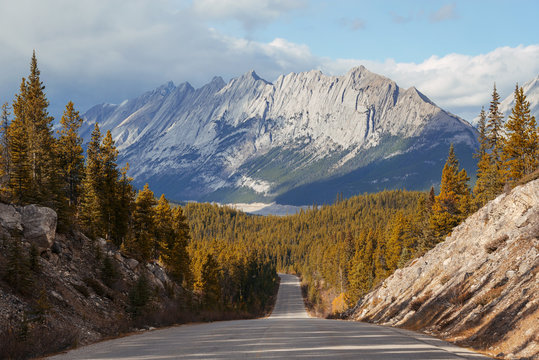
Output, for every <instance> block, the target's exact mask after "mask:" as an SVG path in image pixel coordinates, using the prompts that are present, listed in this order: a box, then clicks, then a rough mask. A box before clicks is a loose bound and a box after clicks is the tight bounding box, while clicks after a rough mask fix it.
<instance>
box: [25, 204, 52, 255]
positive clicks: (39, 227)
mask: <svg viewBox="0 0 539 360" xmlns="http://www.w3.org/2000/svg"><path fill="white" fill-rule="evenodd" d="M21 215H22V225H23V236H24V237H25V239H26V240H28V241H30V242H32V243H34V244H36V245H37V246H38V247H39V248H44V249H49V248H50V247H51V246H52V244H53V243H54V239H55V236H56V221H57V215H56V212H55V211H54V210H52V209H50V208H47V207H42V206H37V205H27V206H24V207H22V208H21Z"/></svg>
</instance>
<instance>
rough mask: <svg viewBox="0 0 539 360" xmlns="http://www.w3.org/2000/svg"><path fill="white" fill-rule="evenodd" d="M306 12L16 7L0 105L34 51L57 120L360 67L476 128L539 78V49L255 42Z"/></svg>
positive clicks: (26, 0) (0, 34)
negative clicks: (413, 49)
mask: <svg viewBox="0 0 539 360" xmlns="http://www.w3.org/2000/svg"><path fill="white" fill-rule="evenodd" d="M307 6H309V2H307V1H302V0H294V1H284V0H263V1H256V2H254V1H249V0H241V1H238V0H235V1H228V0H227V1H222V0H220V1H217V0H195V1H172V0H159V1H149V0H136V1H130V2H121V1H109V0H96V1H92V2H73V1H70V0H56V1H50V2H35V1H32V0H20V1H17V2H10V3H8V4H4V5H2V12H3V15H4V19H6V21H3V22H2V23H1V25H0V48H2V53H3V56H2V57H0V69H1V70H0V101H1V102H5V101H11V100H12V99H13V95H14V93H15V92H16V91H17V90H18V85H19V83H20V79H21V77H22V76H26V75H27V73H28V66H29V59H30V56H31V51H32V49H36V52H37V55H38V61H39V64H40V69H41V72H42V79H43V80H44V82H45V85H46V86H47V90H46V91H47V95H48V97H49V100H50V102H51V113H52V114H53V115H54V116H59V115H60V114H61V111H62V109H63V107H64V106H65V104H66V103H67V102H68V101H69V100H73V101H74V102H75V104H76V106H77V108H78V109H79V110H81V111H85V110H87V109H88V108H89V107H90V106H92V105H94V104H96V103H102V102H121V101H122V100H124V99H126V98H131V97H135V96H138V95H140V94H141V93H142V92H144V91H147V90H150V89H153V88H155V87H157V86H158V85H160V84H162V83H164V82H166V81H168V80H173V81H174V82H176V83H180V82H183V81H189V82H190V83H191V84H193V85H194V86H195V87H197V86H201V85H203V84H204V83H206V82H208V81H209V80H211V78H212V77H213V76H215V75H219V76H223V77H224V78H225V80H226V79H228V78H231V77H236V76H240V75H241V74H243V73H245V72H246V71H248V70H250V69H254V70H256V71H257V73H258V74H259V75H260V76H262V77H263V78H265V79H266V80H268V81H273V80H275V79H276V78H277V77H278V76H279V75H280V74H286V73H289V72H300V71H308V70H311V69H319V70H322V71H323V72H324V73H327V74H332V75H339V74H344V73H346V72H347V71H348V70H349V69H350V68H351V67H353V66H358V65H361V64H362V65H365V66H366V67H367V68H368V69H370V70H371V71H373V72H377V73H380V74H382V75H385V76H387V77H389V78H391V79H393V80H395V81H396V82H397V83H398V84H399V85H400V86H402V87H410V86H416V87H417V88H418V89H420V90H421V91H422V92H424V93H425V94H426V95H428V96H429V97H430V98H431V99H433V101H435V102H436V103H437V104H438V105H440V106H441V107H443V108H446V109H447V110H449V111H452V112H454V113H456V114H457V115H461V116H463V117H465V118H466V119H472V118H473V117H475V116H476V113H478V112H479V110H480V107H481V105H486V104H488V101H489V97H490V93H491V90H492V85H493V83H494V82H496V83H497V86H498V89H499V90H500V93H501V95H502V97H505V96H507V95H509V94H510V93H511V92H512V90H513V88H514V85H515V82H516V81H518V82H521V83H523V82H525V81H527V80H529V79H531V78H534V77H535V76H537V74H538V73H539V62H537V59H538V58H539V45H527V46H524V45H521V46H516V47H499V48H495V49H493V50H492V51H489V52H487V53H483V54H476V55H466V54H456V53H455V54H448V55H444V56H436V55H433V56H431V57H429V58H427V59H424V60H423V61H418V62H399V61H398V60H395V59H393V58H387V59H386V60H385V61H375V60H369V58H368V57H367V56H365V57H364V58H338V57H336V58H334V57H331V56H323V55H317V54H315V53H313V51H312V49H311V47H310V46H309V45H308V44H306V43H302V42H295V41H292V40H290V39H287V38H285V37H273V38H271V39H267V40H264V39H262V40H261V39H253V37H252V36H250V34H253V33H256V31H258V29H259V28H261V27H264V26H268V24H270V23H272V22H273V21H275V20H276V19H279V18H283V17H287V16H292V14H294V13H295V12H298V11H302V9H304V8H305V7H307ZM388 16H389V15H388ZM456 16H458V12H457V11H456V10H455V8H454V6H451V4H450V5H448V6H445V7H440V11H439V12H438V13H433V14H431V18H432V21H442V20H446V19H451V18H454V17H456ZM353 18H354V19H355V20H354V21H355V22H356V23H358V24H359V23H361V26H356V25H354V23H353V22H352V23H349V24H348V23H347V26H348V27H351V28H354V27H355V28H356V30H357V29H360V31H362V30H361V28H362V27H366V26H369V23H368V22H364V21H363V20H362V19H361V18H359V17H353ZM219 22H234V23H235V24H237V25H239V26H240V27H242V28H243V29H244V31H245V32H246V35H245V36H234V35H231V34H228V33H226V34H225V33H224V32H223V31H220V30H218V29H217V28H216V27H212V24H214V23H219ZM24 24H26V25H24ZM28 24H31V25H28ZM331 26H336V25H335V24H333V25H331ZM13 29H16V31H13ZM343 46H344V44H343Z"/></svg>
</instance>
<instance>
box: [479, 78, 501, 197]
mask: <svg viewBox="0 0 539 360" xmlns="http://www.w3.org/2000/svg"><path fill="white" fill-rule="evenodd" d="M499 105H500V95H498V92H497V91H496V84H494V90H493V91H492V100H491V102H490V108H489V113H488V118H487V124H486V130H487V134H486V138H487V144H488V153H489V160H490V161H489V167H488V170H487V171H486V173H485V174H483V175H482V176H485V177H486V179H485V180H486V188H487V190H486V192H487V194H488V197H487V200H491V199H492V198H494V197H495V196H496V195H497V194H499V193H501V192H502V190H503V186H504V184H505V169H504V166H503V159H502V153H503V145H504V132H503V114H502V113H500V110H499Z"/></svg>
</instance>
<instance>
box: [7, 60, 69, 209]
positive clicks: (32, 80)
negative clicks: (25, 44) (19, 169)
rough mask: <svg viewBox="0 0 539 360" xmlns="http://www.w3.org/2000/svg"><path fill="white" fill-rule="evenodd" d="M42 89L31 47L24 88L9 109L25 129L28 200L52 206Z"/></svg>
mask: <svg viewBox="0 0 539 360" xmlns="http://www.w3.org/2000/svg"><path fill="white" fill-rule="evenodd" d="M44 90H45V86H44V85H43V82H42V81H41V79H40V71H39V68H38V66H37V58H36V54H35V51H34V53H33V55H32V59H31V62H30V75H29V76H28V79H27V81H26V84H25V91H22V92H21V94H19V97H18V98H17V99H16V102H19V101H20V103H17V104H16V105H15V104H14V106H13V110H14V113H15V116H16V117H18V118H20V119H21V121H22V124H23V126H24V130H25V131H26V133H27V141H28V155H29V156H28V158H29V161H30V174H31V187H30V193H29V197H30V199H31V201H35V202H38V203H40V204H43V205H48V206H51V207H53V208H56V201H57V199H56V198H57V196H56V195H57V194H58V192H59V190H58V182H57V174H58V171H57V170H58V165H57V163H56V154H55V147H56V144H55V139H54V137H53V135H52V121H53V118H52V117H51V116H49V113H48V111H47V108H48V106H49V102H48V100H47V98H46V96H45V93H44ZM21 108H23V109H21ZM21 110H22V111H21Z"/></svg>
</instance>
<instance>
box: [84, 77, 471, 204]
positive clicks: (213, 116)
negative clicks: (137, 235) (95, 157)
mask: <svg viewBox="0 0 539 360" xmlns="http://www.w3.org/2000/svg"><path fill="white" fill-rule="evenodd" d="M84 118H85V123H84V125H83V128H82V135H83V136H84V137H85V138H86V139H88V138H89V134H90V133H91V131H92V129H93V124H95V123H96V122H97V123H99V125H100V126H101V128H102V130H103V131H105V130H111V132H112V135H113V138H114V139H115V141H116V144H117V146H118V149H119V150H120V161H121V162H126V161H127V162H129V163H130V165H131V170H130V175H131V176H133V177H134V178H135V183H136V184H137V185H141V184H143V183H144V182H150V184H151V186H152V188H155V189H156V191H157V192H158V193H159V192H164V193H166V194H167V196H168V197H169V198H172V199H175V200H190V199H191V200H212V201H219V202H254V201H264V202H271V201H273V200H277V202H279V203H283V204H295V205H304V204H306V203H307V204H310V203H312V201H316V200H327V198H324V197H323V196H321V195H322V194H323V193H324V192H321V191H312V189H311V188H309V186H311V185H313V184H315V186H322V187H323V188H324V190H326V192H328V194H327V197H328V198H329V200H330V201H332V200H334V195H335V194H336V193H337V192H344V193H345V195H352V194H357V193H359V192H363V191H370V190H372V191H374V190H377V189H379V188H380V189H383V188H391V187H404V186H406V187H408V188H421V189H423V188H427V187H429V186H430V185H432V184H435V183H437V182H438V181H439V170H441V168H442V166H443V162H444V161H445V157H446V155H447V149H448V147H449V143H451V142H453V143H455V145H456V148H457V152H460V154H459V155H461V158H462V162H463V163H464V165H465V166H466V167H467V168H468V170H469V172H470V173H473V172H474V168H475V166H473V165H472V164H473V160H472V158H471V153H472V152H473V150H474V149H475V147H476V146H477V141H476V132H475V130H474V129H473V127H472V126H471V125H470V124H468V123H467V122H465V121H464V120H462V119H460V118H458V117H456V116H454V115H451V114H449V113H447V112H445V111H443V110H442V109H440V108H439V107H437V106H436V105H435V104H434V103H432V102H431V101H430V100H429V99H428V98H427V97H426V96H424V95H423V94H421V93H420V92H419V91H418V90H417V89H415V88H413V87H412V88H410V89H401V88H399V87H398V85H397V84H396V83H395V82H394V81H392V80H390V79H388V78H385V77H383V76H381V75H377V74H374V73H371V72H369V71H368V70H367V69H365V68H364V67H363V66H361V67H357V68H353V69H351V70H350V71H349V72H348V73H347V74H346V75H344V76H327V75H324V74H322V73H321V72H320V71H310V72H305V73H298V74H296V73H291V74H288V75H286V76H285V75H282V76H280V77H279V78H278V79H277V80H276V81H275V83H270V82H268V81H266V80H263V79H261V78H260V77H259V76H258V75H257V74H256V73H255V72H254V71H250V72H248V73H246V74H244V75H243V76H241V77H239V78H235V79H232V80H231V81H230V82H228V83H225V82H224V81H223V79H222V78H219V77H216V78H214V79H213V80H212V81H211V82H210V83H209V84H207V85H205V86H203V87H201V88H199V89H194V88H193V87H192V86H191V85H189V84H188V83H183V84H181V85H179V86H177V87H176V86H174V84H173V83H171V82H170V83H167V84H165V85H163V86H161V87H159V88H157V89H156V90H154V91H150V92H147V93H146V94H143V95H142V96H140V97H139V98H136V99H131V100H127V101H125V102H123V103H122V104H119V105H110V104H102V105H98V106H95V107H93V108H92V109H90V110H89V111H88V112H87V113H86V114H85V115H84ZM410 159H417V160H416V163H415V164H410ZM399 163H401V164H402V163H405V165H403V166H402V168H400V169H396V168H395V167H396V165H398V164H399ZM374 164H376V166H374ZM369 165H371V168H369ZM425 175H427V176H425ZM328 181H329V183H327V184H326V183H324V182H328ZM336 182H342V183H343V184H342V185H343V186H339V188H341V189H342V190H340V189H332V188H333V187H335V186H334V185H335V183H336ZM317 195H318V198H317ZM324 196H326V195H324Z"/></svg>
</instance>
